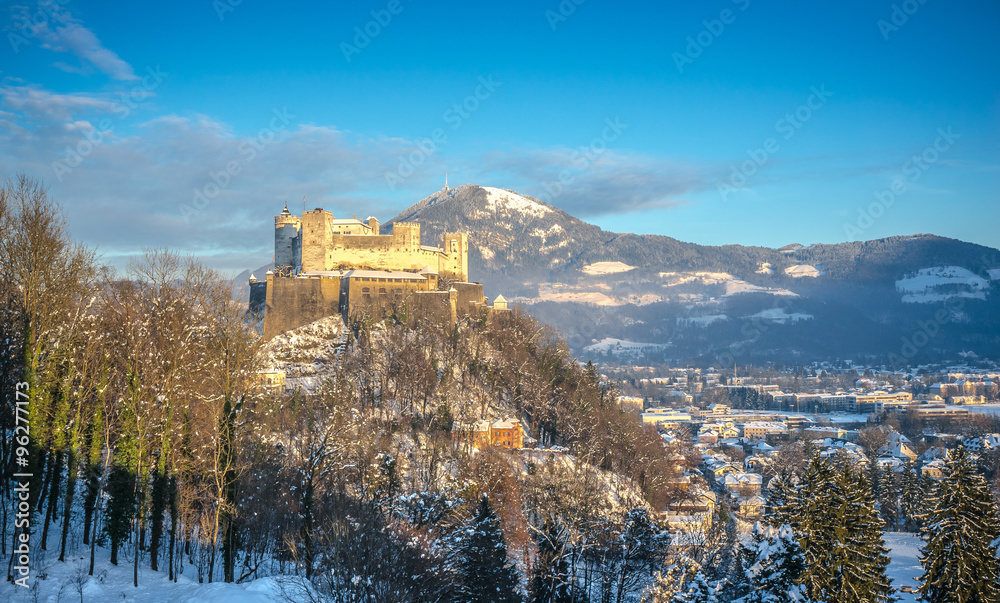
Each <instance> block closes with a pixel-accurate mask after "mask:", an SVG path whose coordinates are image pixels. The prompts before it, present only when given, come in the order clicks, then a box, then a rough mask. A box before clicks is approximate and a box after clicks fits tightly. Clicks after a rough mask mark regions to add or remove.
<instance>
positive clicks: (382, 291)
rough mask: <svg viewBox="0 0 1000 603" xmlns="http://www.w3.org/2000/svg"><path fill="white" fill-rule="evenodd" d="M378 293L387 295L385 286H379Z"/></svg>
mask: <svg viewBox="0 0 1000 603" xmlns="http://www.w3.org/2000/svg"><path fill="white" fill-rule="evenodd" d="M378 294H379V295H385V287H379V288H378Z"/></svg>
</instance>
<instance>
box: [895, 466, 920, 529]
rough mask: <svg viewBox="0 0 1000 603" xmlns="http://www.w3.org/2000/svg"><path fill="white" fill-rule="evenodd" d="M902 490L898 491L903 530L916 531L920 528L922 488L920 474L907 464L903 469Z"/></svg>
mask: <svg viewBox="0 0 1000 603" xmlns="http://www.w3.org/2000/svg"><path fill="white" fill-rule="evenodd" d="M902 482H903V483H902V492H901V493H900V509H899V512H900V515H902V519H903V530H904V531H907V532H916V531H918V530H919V529H920V519H919V517H920V508H921V505H922V501H923V489H922V488H921V481H920V476H918V475H917V473H916V472H915V471H914V470H913V466H912V465H907V466H906V469H904V470H903V479H902Z"/></svg>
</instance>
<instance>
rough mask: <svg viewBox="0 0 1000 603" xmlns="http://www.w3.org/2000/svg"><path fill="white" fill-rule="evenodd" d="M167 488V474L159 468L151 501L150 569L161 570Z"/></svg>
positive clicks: (154, 474)
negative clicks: (161, 543) (160, 560)
mask: <svg viewBox="0 0 1000 603" xmlns="http://www.w3.org/2000/svg"><path fill="white" fill-rule="evenodd" d="M166 490H167V476H166V475H164V474H163V472H162V471H160V470H159V469H157V470H156V471H155V472H154V473H153V490H152V497H153V500H152V501H150V511H149V569H151V570H153V571H154V572H155V571H157V570H159V568H158V567H157V566H158V556H159V552H160V541H161V540H162V539H163V512H164V510H165V509H164V506H165V502H166V501H165V500H164V499H165V498H166V494H167V493H166Z"/></svg>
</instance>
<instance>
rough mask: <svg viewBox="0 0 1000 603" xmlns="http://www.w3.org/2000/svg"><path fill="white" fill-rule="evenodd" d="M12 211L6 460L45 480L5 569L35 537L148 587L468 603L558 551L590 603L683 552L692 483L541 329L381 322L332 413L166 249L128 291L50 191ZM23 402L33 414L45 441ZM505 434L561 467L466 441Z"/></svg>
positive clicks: (360, 333) (354, 344)
mask: <svg viewBox="0 0 1000 603" xmlns="http://www.w3.org/2000/svg"><path fill="white" fill-rule="evenodd" d="M4 192H5V196H4V198H3V204H2V205H0V208H2V210H3V211H4V212H5V214H6V215H5V216H4V218H5V219H4V220H3V222H2V223H3V224H4V225H5V231H4V233H3V242H4V245H3V248H2V255H0V261H2V263H3V271H4V273H5V274H10V275H11V278H10V279H9V280H5V281H4V282H3V285H4V288H3V291H2V293H3V303H2V307H3V310H4V314H3V323H2V328H3V330H4V333H3V334H4V339H5V341H6V342H7V346H6V347H5V348H4V354H3V365H2V370H3V373H2V378H3V387H4V392H5V396H4V400H5V408H6V412H5V413H4V415H3V421H4V424H3V434H4V440H3V446H2V455H3V456H2V459H0V461H2V463H3V466H4V467H6V468H8V471H12V470H13V469H14V467H15V465H14V462H15V461H16V460H18V459H25V462H26V466H25V467H21V466H18V468H17V471H19V472H23V473H25V474H30V475H31V476H32V477H31V478H30V480H29V481H30V483H29V484H28V487H27V491H28V492H30V498H29V499H28V500H27V501H26V502H27V506H28V507H29V508H30V511H29V512H28V513H27V516H28V517H29V518H30V522H25V523H20V522H19V523H17V525H15V522H14V521H13V517H12V515H11V507H10V506H9V505H6V504H5V505H4V506H3V514H4V516H3V519H4V523H3V525H4V531H3V535H2V539H3V541H2V544H3V548H4V549H5V550H7V551H10V550H11V549H10V548H8V547H10V546H11V543H16V542H19V541H20V540H21V539H22V538H30V543H31V548H32V559H33V560H36V563H41V562H40V561H38V560H39V559H42V558H47V559H49V560H50V561H49V562H51V559H52V558H55V557H58V559H59V560H60V561H62V560H64V559H71V558H72V559H78V558H80V557H87V558H89V559H90V567H89V573H91V574H94V575H96V574H100V573H101V571H102V568H101V567H94V564H95V560H97V559H102V558H104V556H103V555H96V554H95V552H96V551H97V549H98V548H100V549H101V550H102V551H104V550H108V551H110V558H109V559H110V563H111V564H119V565H121V564H128V565H130V566H132V568H133V573H134V580H135V581H136V583H138V580H139V568H140V567H144V568H145V567H148V568H151V569H153V570H159V571H161V572H164V573H166V574H167V575H168V576H170V577H171V578H174V577H176V576H178V575H184V576H185V577H187V578H195V579H197V581H199V582H201V581H205V582H211V581H246V580H251V579H254V578H259V577H262V576H269V575H289V576H298V577H300V578H302V579H304V580H306V581H308V582H311V583H312V584H313V585H314V588H316V589H317V592H319V593H326V594H327V595H330V596H334V595H336V596H338V597H339V596H341V594H343V593H347V592H349V593H353V594H352V595H351V598H346V599H336V600H372V598H374V600H396V601H406V600H413V601H416V600H455V601H466V600H471V599H469V598H466V595H463V594H462V593H463V592H466V591H463V590H462V589H465V588H470V589H471V588H472V586H471V584H472V582H470V581H471V580H472V578H473V577H475V576H480V575H481V574H482V573H483V572H485V571H486V569H484V568H488V567H489V566H490V564H491V563H492V564H494V565H496V563H497V560H498V559H499V562H498V563H499V565H498V566H497V567H496V568H495V569H496V571H497V572H498V573H497V576H501V575H502V576H513V578H511V580H512V581H511V582H509V583H508V584H506V585H505V586H506V588H508V589H510V590H511V592H521V591H522V590H523V588H522V587H523V584H522V581H523V580H522V577H525V576H532V575H535V574H537V573H538V572H545V571H550V569H546V568H548V566H546V565H544V564H543V563H542V562H541V561H540V560H539V559H540V558H539V557H538V553H537V551H538V542H539V539H540V538H544V539H546V542H547V543H548V544H547V545H546V546H557V547H559V550H560V551H565V552H566V553H567V554H569V555H570V560H569V563H570V566H571V571H577V570H579V571H581V572H582V574H581V575H582V576H586V578H585V579H584V580H583V581H582V582H581V583H580V585H579V586H578V587H575V588H579V589H583V590H594V591H595V592H596V591H597V590H600V589H605V590H608V591H609V592H612V591H613V592H622V593H624V592H625V591H624V590H623V589H626V590H627V589H631V590H635V589H637V588H638V585H639V580H638V578H637V576H638V575H639V574H638V573H637V572H641V568H640V566H638V565H636V564H635V563H634V562H633V560H632V559H631V558H626V557H622V555H631V554H634V551H633V552H632V553H629V552H628V549H625V550H624V552H623V549H622V548H621V545H622V544H623V543H625V542H627V541H629V538H630V536H629V535H628V534H629V530H635V529H637V528H636V527H635V526H636V522H641V523H642V526H643V527H642V529H643V530H645V532H644V533H646V534H647V536H648V538H657V537H659V536H657V535H658V534H661V529H660V528H658V527H656V525H655V523H654V522H652V520H651V519H650V518H651V517H652V509H653V508H654V507H660V508H662V506H663V504H665V502H666V501H665V500H664V495H665V493H666V492H667V489H666V480H667V479H669V478H670V477H671V476H672V475H674V471H675V469H674V468H673V466H668V464H667V463H666V462H665V455H666V453H665V451H664V448H663V446H662V444H661V441H660V438H659V436H658V435H657V433H656V432H655V430H653V429H651V428H646V427H643V426H642V424H641V423H640V421H639V420H638V417H637V416H636V415H634V414H630V413H626V412H624V411H622V410H620V409H619V406H618V404H617V401H616V396H615V393H614V391H613V390H609V389H607V388H605V387H602V386H601V385H600V384H599V383H598V377H597V375H596V373H595V371H594V370H593V367H582V366H580V365H579V364H577V363H575V362H574V361H573V359H572V358H571V357H570V356H569V354H568V353H567V350H566V347H565V345H564V344H563V343H562V342H561V340H560V339H559V338H558V336H557V334H556V333H555V332H553V331H552V330H551V329H549V328H546V327H544V326H542V325H539V324H538V323H537V322H536V321H535V320H534V319H532V318H530V317H528V316H527V315H525V314H522V313H518V312H513V313H507V314H503V315H499V316H492V317H491V316H489V315H485V314H484V315H483V316H477V317H471V318H470V319H467V320H465V321H463V322H461V323H460V324H459V325H457V326H456V327H455V328H451V327H446V326H442V325H438V324H434V323H427V324H421V323H418V324H417V325H416V326H415V327H408V326H405V325H403V324H397V323H395V322H394V321H392V320H391V319H390V320H388V321H385V322H381V323H372V322H361V323H357V324H353V325H348V329H349V334H348V342H347V345H346V346H345V347H344V348H343V349H342V350H341V351H339V354H338V356H337V358H336V361H335V362H334V363H332V366H329V367H327V368H328V371H327V380H326V381H325V382H324V383H323V384H322V386H321V387H320V388H319V389H318V390H317V391H315V392H312V393H303V392H301V391H297V392H295V393H291V394H286V393H282V392H274V391H273V390H269V389H267V388H264V387H261V385H260V383H259V380H258V378H257V374H258V371H259V370H260V369H261V368H263V367H262V359H263V358H264V357H265V355H264V354H263V353H262V350H261V342H260V340H259V338H258V334H257V333H256V331H254V330H253V329H252V328H251V324H250V321H249V320H248V317H247V315H246V307H245V305H243V304H237V303H233V302H232V301H231V299H230V290H229V286H230V283H229V282H227V280H226V279H225V278H223V277H222V276H221V275H219V274H216V273H214V272H212V271H210V270H208V269H205V268H203V267H201V266H199V265H198V264H197V263H196V262H195V261H193V260H185V259H182V258H179V257H178V256H176V255H174V254H172V253H170V252H168V251H162V250H151V251H148V252H147V253H146V254H145V255H144V257H142V258H137V259H135V261H133V262H132V263H131V265H130V267H129V269H128V270H127V271H126V272H124V273H122V274H118V273H115V272H114V271H112V270H110V269H108V268H105V267H101V266H100V265H99V263H98V261H97V259H96V258H95V256H94V254H93V253H92V252H91V251H90V250H87V249H84V248H82V247H80V246H77V245H75V244H73V242H72V241H71V240H70V239H69V237H68V235H67V231H66V225H65V224H64V222H63V221H62V220H61V219H60V217H59V212H58V208H57V207H55V206H54V205H53V204H52V202H51V201H50V200H49V199H48V198H47V196H46V194H45V192H44V190H43V189H42V188H41V187H40V186H39V185H38V184H37V183H34V182H32V181H30V180H27V179H20V180H18V181H17V182H14V183H11V184H10V185H9V186H8V187H7V188H5V189H4ZM302 353H303V354H308V353H309V351H308V350H302ZM19 384H20V385H19ZM15 391H25V392H28V395H29V396H30V404H24V405H22V406H23V407H24V409H23V410H24V412H23V414H24V416H26V417H27V418H28V424H27V425H26V426H25V428H23V429H22V431H27V430H28V429H29V428H30V436H24V437H23V438H22V437H21V436H16V433H15V429H16V428H17V425H16V424H15V423H16V421H17V420H18V417H19V416H20V415H19V414H18V413H17V412H15V410H14V407H15V406H16V404H17V400H16V397H15V396H13V395H7V393H8V392H10V393H13V392H15ZM500 417H511V418H517V419H519V420H521V421H523V422H524V423H525V424H526V425H529V426H530V436H532V437H534V438H535V439H537V440H538V441H539V442H540V443H541V444H542V445H545V446H548V447H555V448H554V450H553V451H551V452H548V453H538V454H537V455H533V454H526V453H521V452H519V451H510V450H501V449H493V450H485V451H481V452H476V451H475V450H474V449H472V448H471V447H469V446H467V445H463V444H460V443H457V442H456V441H455V439H454V438H453V435H452V429H453V426H454V424H455V423H456V422H471V421H475V420H477V419H496V418H500ZM15 436H16V437H15ZM8 475H9V473H8ZM17 483H18V482H16V481H12V480H4V481H3V492H2V494H3V496H4V499H5V500H12V499H13V497H14V495H15V493H14V491H13V488H14V487H15V486H16V485H17ZM484 539H485V540H484ZM484 547H485V550H484ZM651 551H652V549H651ZM643 554H645V553H643ZM651 554H652V553H651ZM498 555H499V557H498ZM557 565H558V564H557ZM40 567H43V566H42V565H36V566H33V567H32V570H33V574H34V575H33V578H32V579H33V580H37V579H38V576H37V574H38V568H40ZM560 567H561V566H560ZM402 568H405V571H400V570H401V569H402ZM505 568H506V569H505ZM390 570H391V571H390ZM610 571H614V572H618V574H616V575H618V576H619V578H618V581H617V582H610V581H609V577H608V576H609V574H608V572H610ZM43 573H44V572H43ZM17 575H18V574H17V571H16V570H15V569H14V564H13V563H11V564H10V565H9V566H8V577H9V579H16V578H17ZM543 576H544V574H543ZM540 579H543V578H540ZM616 584H617V586H615V585H616ZM609 589H610V590H609ZM429 593H438V595H437V596H434V597H430V595H429Z"/></svg>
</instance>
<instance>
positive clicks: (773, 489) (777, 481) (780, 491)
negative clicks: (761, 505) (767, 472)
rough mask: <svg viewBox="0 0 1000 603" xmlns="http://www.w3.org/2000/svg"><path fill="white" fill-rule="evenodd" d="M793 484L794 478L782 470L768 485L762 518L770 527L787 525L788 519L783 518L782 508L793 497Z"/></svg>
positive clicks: (785, 469) (784, 469)
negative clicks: (763, 517) (764, 518)
mask: <svg viewBox="0 0 1000 603" xmlns="http://www.w3.org/2000/svg"><path fill="white" fill-rule="evenodd" d="M794 483H795V476H794V475H793V474H792V473H791V472H790V471H788V469H787V468H783V469H782V470H781V473H779V474H778V475H777V476H775V477H774V478H773V479H772V480H771V481H770V483H768V487H767V505H766V507H765V509H764V516H765V517H766V518H767V521H768V523H770V524H771V525H773V526H780V525H782V524H785V523H788V518H787V517H784V516H783V512H782V508H785V505H786V504H787V503H788V501H790V500H791V499H792V497H793V496H794V495H795V485H794ZM786 510H787V508H786Z"/></svg>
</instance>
